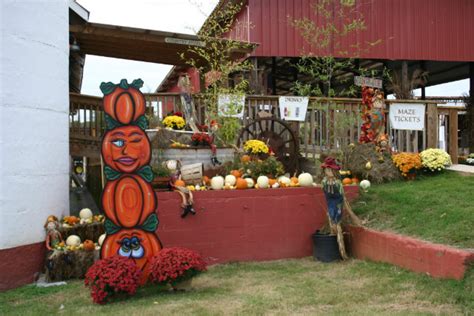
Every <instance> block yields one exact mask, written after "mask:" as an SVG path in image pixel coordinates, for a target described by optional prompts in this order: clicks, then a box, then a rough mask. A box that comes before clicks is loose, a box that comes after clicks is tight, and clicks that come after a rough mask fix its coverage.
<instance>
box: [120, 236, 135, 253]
mask: <svg viewBox="0 0 474 316" xmlns="http://www.w3.org/2000/svg"><path fill="white" fill-rule="evenodd" d="M120 243H121V246H120V248H119V251H118V255H119V256H122V257H127V258H129V257H130V256H131V254H132V251H131V249H130V239H128V238H124V239H122V241H121V242H120Z"/></svg>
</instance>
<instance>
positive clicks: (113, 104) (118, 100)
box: [103, 87, 145, 125]
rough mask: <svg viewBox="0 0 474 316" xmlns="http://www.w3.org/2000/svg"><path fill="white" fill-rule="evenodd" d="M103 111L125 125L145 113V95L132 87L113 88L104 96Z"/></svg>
mask: <svg viewBox="0 0 474 316" xmlns="http://www.w3.org/2000/svg"><path fill="white" fill-rule="evenodd" d="M103 103H104V111H105V113H107V114H108V115H110V116H111V117H112V118H113V119H114V120H116V121H118V122H120V123H121V124H124V125H127V124H130V123H131V122H133V121H135V120H137V119H138V118H139V117H140V116H142V115H144V114H145V97H144V96H143V94H142V93H141V92H140V91H139V90H137V89H135V88H133V87H129V88H128V89H122V88H121V87H116V88H115V90H114V91H113V92H112V93H110V94H108V95H105V96H104V101H103Z"/></svg>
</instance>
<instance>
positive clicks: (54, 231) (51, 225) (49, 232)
mask: <svg viewBox="0 0 474 316" xmlns="http://www.w3.org/2000/svg"><path fill="white" fill-rule="evenodd" d="M44 229H45V230H46V242H45V243H46V249H48V251H54V249H55V248H56V246H57V245H59V244H60V243H61V242H64V240H63V237H62V236H61V233H60V232H59V230H58V229H59V221H58V218H57V217H56V216H54V215H50V216H48V219H47V220H46V223H45V224H44Z"/></svg>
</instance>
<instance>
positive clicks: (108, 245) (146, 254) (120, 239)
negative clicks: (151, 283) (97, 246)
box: [100, 229, 163, 284]
mask: <svg viewBox="0 0 474 316" xmlns="http://www.w3.org/2000/svg"><path fill="white" fill-rule="evenodd" d="M134 237H135V238H134ZM133 238H134V239H135V240H136V241H137V244H136V247H128V246H127V242H130V241H131V240H132V239H133ZM162 248H163V247H162V245H161V242H160V240H159V239H158V237H157V236H156V235H155V234H154V233H152V232H146V231H143V230H141V229H121V230H119V231H118V232H117V233H115V234H113V235H107V236H106V237H105V240H104V242H103V244H102V248H101V250H100V256H101V258H108V257H111V256H116V255H119V256H124V257H128V258H130V259H133V260H134V261H135V263H136V264H137V266H138V267H139V268H140V269H142V270H143V276H142V279H141V282H142V284H144V283H145V282H146V280H147V278H148V274H149V273H150V267H149V265H148V262H149V260H150V259H151V257H153V256H154V255H156V254H158V252H160V250H161V249H162Z"/></svg>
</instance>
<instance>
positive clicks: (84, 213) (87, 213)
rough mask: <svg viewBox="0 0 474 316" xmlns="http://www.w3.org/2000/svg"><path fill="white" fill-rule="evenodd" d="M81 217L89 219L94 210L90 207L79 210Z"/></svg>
mask: <svg viewBox="0 0 474 316" xmlns="http://www.w3.org/2000/svg"><path fill="white" fill-rule="evenodd" d="M79 217H80V218H81V219H88V218H91V217H92V211H91V209H90V208H83V209H82V210H81V211H80V212H79Z"/></svg>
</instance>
